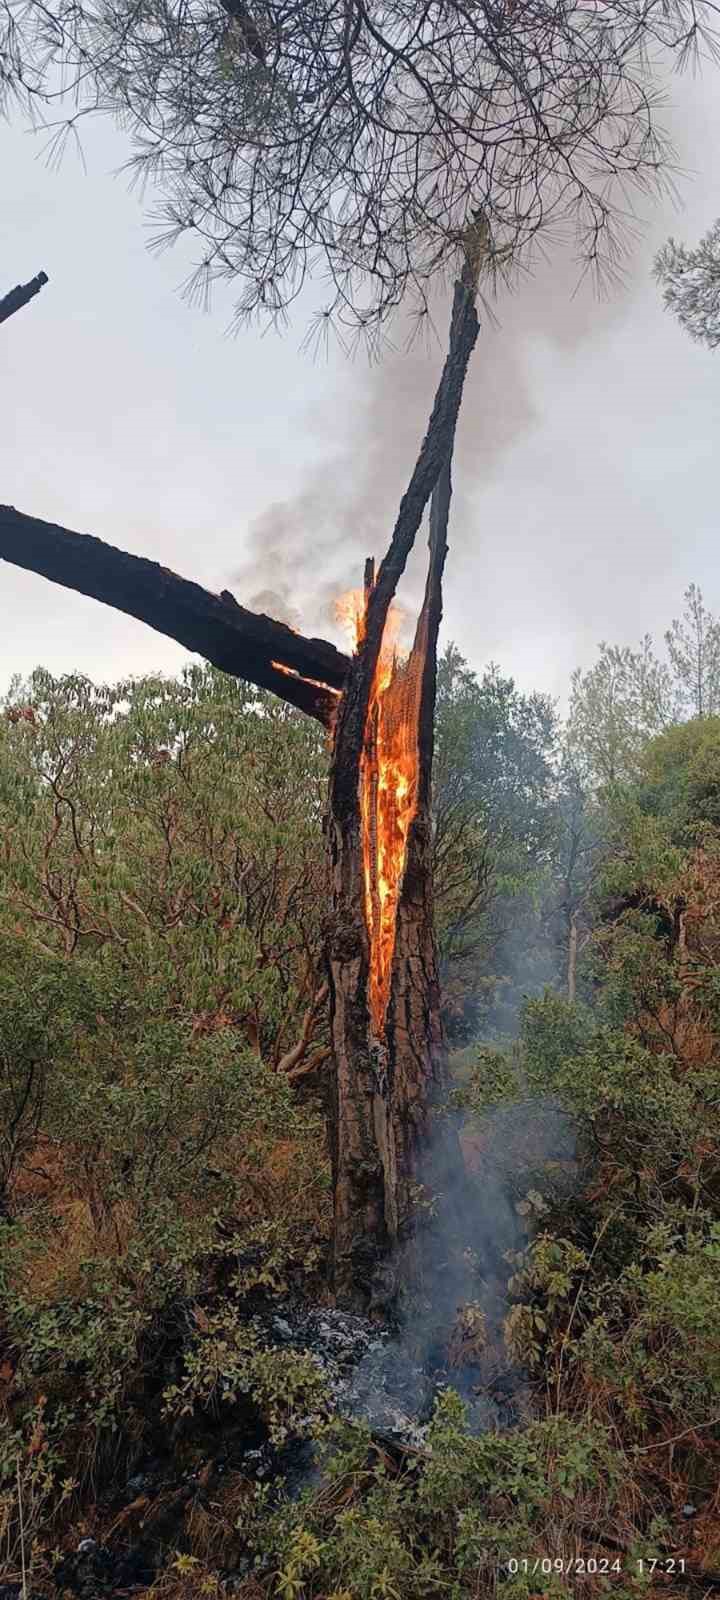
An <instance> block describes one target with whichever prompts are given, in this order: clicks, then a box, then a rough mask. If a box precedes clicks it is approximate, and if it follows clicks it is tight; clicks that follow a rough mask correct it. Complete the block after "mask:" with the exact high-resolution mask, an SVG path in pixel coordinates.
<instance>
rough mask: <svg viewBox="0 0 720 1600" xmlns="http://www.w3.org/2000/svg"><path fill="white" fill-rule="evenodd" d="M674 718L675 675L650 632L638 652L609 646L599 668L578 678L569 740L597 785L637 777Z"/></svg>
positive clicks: (573, 683)
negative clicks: (643, 755) (645, 751)
mask: <svg viewBox="0 0 720 1600" xmlns="http://www.w3.org/2000/svg"><path fill="white" fill-rule="evenodd" d="M674 717H675V696H674V690H673V683H672V680H671V676H670V673H669V670H668V668H667V667H666V666H665V665H664V664H663V663H661V662H659V661H658V660H657V658H656V657H655V655H654V653H653V647H652V640H651V638H650V636H649V634H646V635H645V638H644V639H642V640H641V643H640V647H639V649H638V650H632V649H631V648H630V647H629V646H628V645H624V646H619V645H609V644H606V643H604V642H603V643H602V644H601V645H600V653H599V659H598V660H597V661H596V663H595V665H594V666H592V667H589V668H588V669H587V671H585V672H583V671H582V669H581V668H579V667H578V668H577V669H576V671H575V672H574V673H573V675H572V680H571V695H570V710H569V717H568V740H569V743H570V746H571V748H572V750H573V752H574V753H575V756H576V759H579V760H580V761H581V762H582V763H583V764H584V765H585V766H586V768H587V770H588V771H589V773H591V774H592V775H593V778H594V780H595V781H596V782H600V783H608V784H616V783H619V782H622V781H623V780H624V779H626V778H627V777H629V776H631V775H632V773H633V772H634V771H635V767H636V763H637V759H638V755H639V752H640V750H641V749H642V747H643V744H644V743H645V741H646V740H647V739H648V738H650V737H651V736H652V735H653V734H654V733H657V732H658V731H659V730H660V729H661V728H663V727H665V726H666V725H667V724H668V723H669V722H671V721H673V720H674Z"/></svg>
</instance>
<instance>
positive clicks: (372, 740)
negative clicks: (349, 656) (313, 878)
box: [337, 590, 422, 1038]
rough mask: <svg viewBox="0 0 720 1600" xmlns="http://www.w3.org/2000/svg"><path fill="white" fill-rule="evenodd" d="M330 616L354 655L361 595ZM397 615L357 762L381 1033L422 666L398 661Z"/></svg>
mask: <svg viewBox="0 0 720 1600" xmlns="http://www.w3.org/2000/svg"><path fill="white" fill-rule="evenodd" d="M337 615H338V617H339V618H341V619H342V620H345V621H346V622H348V623H350V624H351V625H352V627H353V631H354V636H355V645H356V648H357V647H358V646H359V645H360V644H361V643H362V641H363V639H364V637H365V595H364V593H363V591H362V590H354V591H352V593H351V594H349V595H347V596H343V599H342V601H340V602H338V610H337ZM402 620H403V613H402V611H401V610H400V608H399V607H398V606H395V605H393V606H391V607H390V610H389V612H388V616H387V620H386V623H385V629H384V632H383V639H382V646H381V649H380V654H379V657H378V662H377V666H376V668H375V676H374V678H373V682H372V686H371V690H370V700H369V704H368V711H367V718H366V722H365V740H364V745H363V752H362V757H361V761H360V818H361V828H362V855H363V873H364V880H365V882H364V888H365V920H366V925H367V930H368V937H369V941H370V981H369V1001H370V1017H371V1023H372V1030H373V1033H374V1035H375V1037H376V1038H381V1037H382V1035H383V1033H384V1029H385V1019H386V1014H387V1007H388V1000H389V998H390V978H391V972H392V961H393V955H394V952H395V936H396V925H397V909H398V901H399V898H400V890H401V887H402V881H403V874H404V871H405V860H406V855H407V841H408V834H409V832H410V824H411V823H412V820H413V817H414V816H415V812H416V809H417V788H418V716H419V710H420V691H421V683H422V660H421V657H419V656H418V654H417V653H416V652H415V650H413V652H412V653H411V654H410V655H409V656H407V655H401V654H400V652H399V651H398V648H397V637H398V633H399V630H400V627H401V624H402Z"/></svg>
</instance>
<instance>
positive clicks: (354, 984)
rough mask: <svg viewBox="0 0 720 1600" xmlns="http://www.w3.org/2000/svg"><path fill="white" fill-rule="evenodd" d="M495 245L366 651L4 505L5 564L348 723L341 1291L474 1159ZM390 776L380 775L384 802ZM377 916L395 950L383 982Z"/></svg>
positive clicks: (339, 742) (471, 233) (342, 891)
mask: <svg viewBox="0 0 720 1600" xmlns="http://www.w3.org/2000/svg"><path fill="white" fill-rule="evenodd" d="M487 244H488V238H487V231H486V229H485V226H484V224H483V222H482V218H477V219H476V220H475V222H474V223H473V224H472V225H471V227H470V228H469V229H468V231H467V233H466V235H465V239H464V251H465V263H464V266H463V271H462V275H461V277H460V279H459V281H458V283H457V284H456V286H455V295H454V300H453V310H452V319H451V326H450V342H449V349H448V355H447V358H446V361H445V366H444V369H443V374H442V378H441V381H440V384H439V387H438V390H437V394H436V396H435V403H434V406H433V411H432V414H431V417H430V422H429V425H428V430H427V433H426V436H425V439H424V441H423V445H422V448H421V451H420V455H419V458H418V461H417V464H416V466H415V469H414V471H413V474H412V477H411V480H410V483H409V486H408V489H407V491H406V493H405V495H404V497H403V500H402V502H401V505H400V511H399V514H398V519H397V522H396V525H395V530H394V533H393V536H392V539H391V542H390V546H389V549H388V551H387V554H386V556H385V558H384V560H383V561H382V563H381V566H380V569H379V572H378V574H377V578H375V576H374V571H371V570H368V572H367V574H366V611H365V618H364V636H363V640H362V644H361V646H360V648H359V649H358V650H357V652H356V654H355V655H354V656H353V657H352V658H348V657H347V656H344V655H343V654H342V653H341V652H340V651H338V650H336V649H335V648H334V647H333V646H332V645H330V644H328V643H327V642H326V641H325V640H321V639H307V638H304V637H303V636H302V635H299V634H296V633H294V632H293V631H292V630H291V629H288V628H286V627H284V626H283V625H282V624H280V623H277V622H274V621H273V620H272V619H271V618H268V617H264V616H258V615H256V614H255V613H253V612H250V611H247V610H245V609H244V608H243V607H241V606H239V605H238V604H237V602H236V601H235V599H234V597H233V596H232V595H230V594H228V593H223V594H222V595H221V596H218V595H214V594H211V593H209V592H208V591H207V590H205V589H202V588H200V586H199V585H197V584H193V583H190V582H188V581H187V580H186V579H183V578H180V577H179V576H178V575H177V574H176V573H173V572H170V571H168V570H167V569H166V568H164V567H160V566H158V564H157V563H155V562H151V561H146V560H144V559H142V558H140V557H137V556H131V555H129V554H128V553H127V552H125V551H121V550H116V549H113V547H112V546H109V545H106V544H104V543H102V542H101V541H100V540H98V539H94V538H90V537H87V536H84V535H80V534H77V533H74V532H72V531H71V530H69V529H67V528H62V527H58V526H57V525H56V524H52V523H46V522H41V521H40V520H39V519H37V518H34V517H29V516H26V515H25V514H23V513H22V512H19V511H17V510H16V509H15V508H14V507H12V506H0V560H6V561H10V562H12V563H13V564H15V565H17V566H20V567H23V568H25V569H26V570H29V571H32V572H36V573H38V574H40V575H42V576H43V577H46V578H49V579H50V580H51V581H53V582H55V583H60V584H63V585H64V586H65V587H67V588H70V589H74V590H76V591H77V592H79V593H80V594H85V595H88V596H92V597H93V598H95V599H98V600H101V601H103V602H104V603H105V604H106V605H111V606H113V607H115V608H116V609H118V610H121V611H125V612H126V613H127V614H128V615H130V616H134V617H137V618H138V619H140V620H142V621H143V622H146V623H148V624H149V626H150V627H152V628H155V629H157V630H158V631H159V632H161V633H165V634H167V635H169V636H170V637H171V638H174V639H177V640H178V642H179V643H181V644H184V645H185V646H186V647H187V648H189V649H190V650H194V651H197V652H198V653H199V654H200V655H202V656H204V657H205V658H206V659H207V660H208V661H211V662H213V663H214V664H215V665H216V666H218V667H220V668H221V669H222V670H223V671H225V672H229V673H233V674H236V675H237V676H239V677H242V678H245V679H247V680H248V681H249V682H250V683H254V684H257V685H258V687H260V688H264V689H269V690H271V691H272V692H273V693H275V694H277V695H279V696H280V697H281V698H282V699H284V700H286V701H287V702H288V703H289V704H291V705H294V706H296V707H297V708H298V709H300V710H302V711H303V712H305V713H306V714H307V715H309V716H312V717H315V718H317V720H318V721H320V722H322V723H323V724H324V725H325V726H326V727H328V728H332V729H333V738H334V754H333V761H332V769H331V780H330V790H329V806H328V815H327V821H326V831H327V836H328V843H329V850H330V860H331V867H332V886H333V904H332V914H331V917H330V920H329V924H328V928H327V940H326V956H327V968H328V979H329V988H330V1001H331V1022H332V1042H333V1052H334V1057H335V1066H336V1073H335V1078H334V1085H333V1091H332V1098H333V1106H332V1112H331V1149H332V1159H333V1171H334V1186H335V1280H336V1287H337V1290H338V1293H339V1295H340V1297H341V1298H342V1299H344V1300H345V1301H346V1302H348V1301H350V1302H354V1303H356V1304H357V1303H359V1304H362V1305H367V1304H368V1303H370V1304H372V1301H373V1298H375V1299H379V1300H380V1301H381V1302H382V1303H383V1304H384V1305H387V1303H388V1301H390V1300H392V1299H393V1298H394V1281H393V1273H394V1271H395V1269H396V1268H397V1265H398V1262H400V1263H401V1264H402V1263H407V1262H408V1261H409V1260H410V1258H411V1257H412V1258H413V1259H414V1260H415V1264H416V1265H417V1259H418V1251H417V1249H416V1248H415V1242H414V1241H415V1235H414V1233H413V1218H414V1215H415V1213H416V1211H417V1201H418V1198H419V1194H418V1191H419V1190H420V1189H421V1188H422V1187H423V1185H424V1186H426V1187H430V1188H431V1189H432V1188H436V1187H438V1186H439V1187H442V1185H443V1183H444V1182H445V1179H446V1176H447V1173H448V1166H449V1165H452V1164H453V1163H454V1162H457V1161H459V1159H460V1158H459V1148H458V1147H457V1146H456V1145H454V1144H453V1141H452V1138H450V1139H449V1140H448V1139H443V1138H439V1137H436V1128H437V1119H436V1116H435V1112H436V1108H437V1105H438V1102H439V1100H440V1099H441V1098H442V1094H443V1090H444V1086H445V1068H446V1063H445V1051H444V1046H443V1039H442V1029H441V1024H440V1001H439V983H438V972H437V960H436V954H435V945H434V938H433V915H432V870H431V862H432V848H431V844H432V840H431V820H430V779H431V770H432V756H433V721H434V710H435V674H436V646H437V634H438V627H439V623H440V616H441V580H442V572H443V566H444V561H445V553H446V530H447V521H448V511H449V505H450V491H451V483H450V464H451V459H452V450H453V442H454V437H455V427H456V423H457V417H458V412H459V408H460V401H461V398H462V391H463V385H464V381H465V374H466V371H467V365H468V361H469V359H470V355H471V353H472V350H473V347H474V344H475V341H476V339H477V334H478V319H477V314H476V311H475V296H476V290H477V276H478V272H479V269H480V266H481V265H482V262H483V259H484V256H485V252H486V249H487ZM430 501H431V502H432V503H431V515H430V559H429V567H428V578H427V585H426V592H425V599H424V604H423V608H422V611H421V614H420V618H419V621H418V627H417V632H416V638H415V644H414V647H413V651H412V652H411V655H410V658H409V662H408V664H407V666H406V667H404V668H403V669H402V671H401V672H399V673H398V674H397V676H396V678H394V679H393V682H392V684H391V693H390V696H389V700H390V709H391V712H392V716H393V717H395V718H399V719H400V721H401V723H402V726H403V731H404V734H405V735H408V736H409V738H408V741H407V743H408V752H409V754H410V755H411V757H412V770H413V774H414V776H413V789H412V812H411V814H410V813H409V812H407V813H406V820H407V829H406V831H405V832H404V833H403V836H402V860H401V868H402V870H401V871H400V873H399V875H398V881H397V885H396V889H397V893H396V898H395V900H394V901H393V902H392V915H391V917H390V918H389V919H388V915H387V903H386V899H385V897H384V893H383V890H382V884H381V883H380V880H379V878H377V875H376V881H375V885H374V887H373V886H372V885H370V887H368V874H367V870H366V869H367V808H368V796H369V795H370V796H372V793H373V790H372V770H371V769H372V758H373V755H377V754H378V740H379V739H380V738H381V736H384V735H387V731H388V730H387V726H385V725H384V724H383V715H385V716H386V711H385V712H383V715H381V714H380V711H379V707H378V692H377V673H378V666H379V662H380V660H381V650H382V641H383V633H384V630H385V624H386V621H387V617H388V611H389V607H390V604H391V602H392V599H393V596H394V594H395V591H396V588H397V584H398V582H399V580H400V578H401V577H402V574H403V571H404V569H405V565H406V562H407V559H408V556H409V554H410V552H411V550H412V548H413V544H414V542H415V538H416V536H417V533H418V530H419V528H420V525H421V522H422V518H423V515H424V513H425V510H426V507H427V505H428V502H430ZM386 720H387V718H386ZM406 753H407V752H406ZM369 774H370V775H369ZM376 778H377V774H376ZM381 788H382V785H381V784H380V783H379V782H377V783H376V791H377V792H376V793H375V799H374V801H373V804H374V803H377V801H378V793H379V791H380V790H381ZM361 802H362V803H361ZM362 804H364V805H365V813H363V812H362ZM408 819H409V820H408ZM364 827H365V836H364V835H363V828H364ZM364 844H365V847H366V848H365V854H364V848H363V847H364ZM388 921H389V922H390V923H391V927H390V933H391V937H390V938H388V937H386V936H387V934H388ZM378 927H380V928H381V930H382V932H383V937H384V941H385V942H384V946H383V948H384V949H385V950H386V954H387V962H386V964H385V966H384V968H383V973H382V983H381V984H380V985H378V978H377V959H376V958H377V939H378ZM290 1070H291V1073H292V1072H294V1071H295V1070H296V1069H295V1068H294V1067H293V1068H291V1069H290ZM383 1262H390V1263H391V1267H390V1269H389V1271H388V1273H387V1274H386V1275H385V1278H384V1280H383V1274H382V1272H378V1265H379V1263H383Z"/></svg>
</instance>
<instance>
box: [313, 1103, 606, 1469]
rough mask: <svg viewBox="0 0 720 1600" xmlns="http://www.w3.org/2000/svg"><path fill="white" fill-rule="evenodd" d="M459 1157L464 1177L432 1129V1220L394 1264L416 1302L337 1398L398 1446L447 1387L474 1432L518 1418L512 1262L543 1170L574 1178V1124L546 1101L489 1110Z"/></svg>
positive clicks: (534, 1212) (521, 1381)
mask: <svg viewBox="0 0 720 1600" xmlns="http://www.w3.org/2000/svg"><path fill="white" fill-rule="evenodd" d="M462 1151H463V1156H464V1158H465V1163H466V1164H467V1169H468V1170H467V1172H466V1170H465V1166H464V1165H462V1166H461V1165H459V1164H458V1161H457V1146H456V1144H455V1142H454V1140H453V1139H448V1136H447V1127H445V1129H443V1128H442V1126H440V1128H439V1130H438V1133H437V1136H436V1140H435V1143H434V1146H433V1148H432V1149H431V1150H430V1152H429V1154H428V1157H427V1160H426V1163H425V1167H424V1170H423V1171H422V1172H421V1173H420V1177H421V1179H422V1180H424V1183H425V1185H426V1186H427V1188H428V1189H429V1190H430V1191H431V1192H433V1193H435V1196H436V1198H435V1206H434V1213H433V1216H432V1218H431V1220H430V1222H429V1223H428V1225H427V1226H426V1227H425V1228H424V1229H422V1228H421V1230H420V1234H419V1240H418V1239H415V1240H413V1241H412V1243H411V1244H410V1245H409V1246H408V1249H407V1251H406V1252H404V1253H403V1252H401V1253H400V1255H399V1257H398V1259H397V1260H396V1262H395V1271H396V1273H397V1275H398V1276H399V1277H400V1278H402V1276H403V1275H404V1274H405V1273H407V1272H408V1269H409V1272H410V1275H411V1278H412V1279H414V1284H413V1294H412V1304H411V1306H410V1305H407V1306H406V1308H405V1315H404V1319H403V1321H402V1323H401V1326H400V1328H399V1331H398V1332H397V1333H396V1336H395V1337H394V1338H393V1339H392V1340H391V1341H390V1342H389V1343H380V1342H377V1341H373V1342H372V1343H371V1345H370V1349H369V1351H368V1354H367V1355H366V1357H365V1358H364V1359H363V1360H362V1361H360V1363H359V1364H358V1366H357V1367H356V1368H355V1370H354V1372H353V1374H352V1377H351V1379H350V1380H349V1382H348V1383H347V1385H346V1386H345V1392H344V1394H343V1395H342V1404H343V1406H344V1407H345V1408H346V1409H349V1411H350V1413H351V1414H352V1415H355V1416H357V1417H362V1418H363V1419H364V1420H365V1421H367V1422H369V1423H370V1425H371V1427H372V1428H374V1429H375V1430H376V1431H379V1432H385V1433H388V1434H390V1435H393V1436H395V1437H397V1438H399V1439H400V1440H402V1442H404V1443H410V1444H421V1443H422V1441H423V1438H424V1434H425V1429H426V1427H427V1424H428V1422H429V1420H430V1416H431V1413H432V1407H433V1402H434V1399H435V1397H436V1395H437V1393H438V1391H439V1390H440V1389H441V1388H445V1387H452V1388H454V1389H455V1390H456V1391H457V1392H458V1393H459V1394H460V1395H461V1396H462V1398H463V1400H464V1401H465V1404H466V1408H467V1420H468V1425H469V1427H470V1428H471V1430H472V1431H475V1432H482V1431H484V1430H485V1429H488V1428H506V1427H508V1426H512V1425H513V1424H514V1423H515V1422H517V1421H518V1420H519V1417H520V1414H521V1411H522V1405H523V1394H524V1387H525V1381H526V1375H525V1374H524V1373H523V1372H522V1371H521V1370H520V1369H519V1368H518V1367H517V1366H516V1365H514V1364H513V1362H512V1360H511V1358H510V1356H509V1354H508V1351H507V1349H506V1348H505V1343H504V1338H503V1325H504V1322H505V1318H506V1316H507V1313H508V1310H509V1307H510V1303H511V1296H510V1292H509V1279H510V1277H511V1275H512V1272H513V1263H512V1257H513V1256H514V1255H516V1254H517V1253H518V1252H520V1251H523V1250H524V1249H525V1248H526V1247H527V1245H528V1243H529V1241H530V1239H531V1237H532V1233H533V1229H534V1227H535V1226H536V1220H537V1217H538V1215H540V1216H541V1215H542V1208H543V1199H542V1191H543V1189H545V1190H546V1191H547V1189H548V1173H549V1172H551V1171H552V1172H553V1173H554V1175H555V1178H554V1181H555V1183H557V1182H558V1179H561V1180H562V1183H563V1185H564V1186H567V1185H569V1184H572V1183H573V1181H574V1175H575V1134H574V1129H573V1125H572V1123H571V1121H570V1119H569V1117H568V1116H567V1115H566V1114H565V1113H564V1112H562V1111H561V1110H560V1108H559V1107H558V1106H557V1105H556V1104H555V1102H554V1101H552V1100H551V1099H549V1098H535V1099H529V1100H526V1101H523V1102H522V1103H519V1104H514V1105H503V1106H498V1107H496V1108H494V1109H492V1110H490V1111H488V1112H487V1113H486V1115H485V1116H484V1117H483V1118H482V1119H481V1120H479V1121H478V1123H477V1124H476V1125H475V1126H474V1128H473V1130H472V1132H466V1133H465V1134H464V1135H463V1136H462ZM528 1197H530V1201H529V1198H528ZM418 1247H419V1250H420V1269H419V1271H418Z"/></svg>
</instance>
